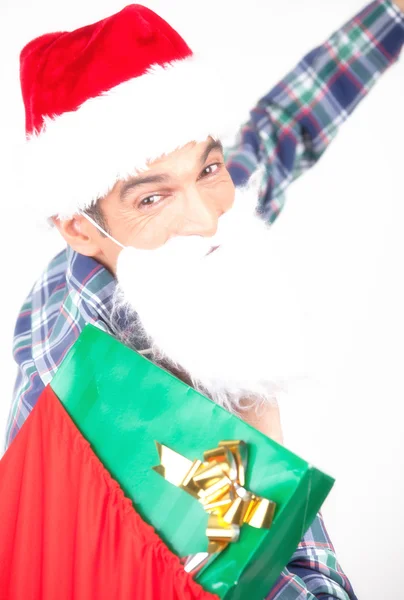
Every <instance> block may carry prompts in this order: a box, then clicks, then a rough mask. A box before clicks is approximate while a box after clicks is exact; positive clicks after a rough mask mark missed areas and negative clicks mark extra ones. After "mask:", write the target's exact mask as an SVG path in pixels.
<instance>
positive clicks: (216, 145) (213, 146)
mask: <svg viewBox="0 0 404 600" xmlns="http://www.w3.org/2000/svg"><path fill="white" fill-rule="evenodd" d="M213 150H219V152H221V153H222V154H223V146H222V143H221V142H220V141H219V140H210V141H209V144H208V145H207V146H206V148H205V150H204V151H203V153H202V154H201V157H200V161H201V165H203V164H204V163H205V161H206V159H207V158H208V156H209V154H210V153H211V152H213Z"/></svg>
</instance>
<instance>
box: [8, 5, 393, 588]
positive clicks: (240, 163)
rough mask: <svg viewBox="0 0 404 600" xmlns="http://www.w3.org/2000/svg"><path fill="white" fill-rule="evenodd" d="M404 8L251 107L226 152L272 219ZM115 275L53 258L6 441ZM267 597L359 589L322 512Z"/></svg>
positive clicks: (308, 62)
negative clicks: (256, 187)
mask: <svg viewBox="0 0 404 600" xmlns="http://www.w3.org/2000/svg"><path fill="white" fill-rule="evenodd" d="M403 43H404V15H403V14H402V13H401V12H400V10H399V9H398V8H397V7H396V6H395V5H393V4H392V3H391V2H390V1H388V0H376V1H375V2H372V3H371V4H369V5H368V6H367V7H366V8H365V9H364V10H363V11H362V12H361V13H359V14H358V15H357V16H356V17H355V18H353V19H352V20H351V21H349V22H348V23H347V24H346V25H345V26H344V27H343V28H342V29H340V30H339V31H338V32H336V33H335V34H334V35H333V36H332V37H331V38H330V39H329V40H328V41H326V42H325V43H324V44H323V45H322V46H320V47H318V48H316V49H315V50H313V51H312V52H310V53H309V54H308V55H307V56H306V57H305V58H304V59H303V60H302V61H301V62H300V63H299V64H298V65H297V67H296V68H295V69H294V70H293V71H291V72H290V73H289V74H288V75H287V76H286V77H285V78H284V79H283V80H282V81H281V82H280V83H279V84H278V85H277V86H276V87H275V88H274V89H273V90H272V91H270V92H269V93H268V94H267V95H266V96H264V97H263V98H262V99H261V100H260V101H259V102H258V103H257V105H256V106H255V107H254V108H253V110H252V111H251V115H250V120H249V121H248V122H247V123H246V124H245V125H244V126H243V127H242V129H241V130H240V132H239V135H238V139H237V142H236V144H235V145H234V146H233V147H232V148H228V149H227V150H226V162H227V166H228V169H229V171H230V174H231V176H232V178H233V181H234V183H235V184H236V185H240V184H242V183H244V182H245V181H246V180H247V179H248V177H249V176H250V175H251V173H252V172H254V171H255V169H256V168H257V166H258V165H262V166H263V167H264V170H263V172H264V174H265V177H264V178H263V182H262V198H261V210H262V214H263V216H264V218H265V219H267V220H268V221H269V222H273V221H274V220H275V218H276V217H277V215H278V214H279V212H280V211H281V209H282V207H283V205H284V202H285V196H284V192H285V190H286V188H287V186H288V185H289V184H290V183H291V182H292V181H293V180H294V179H296V178H297V177H298V176H299V175H300V174H301V173H303V172H304V171H305V170H307V169H308V168H310V167H311V166H312V165H314V164H315V163H316V162H317V160H318V159H319V158H320V157H321V155H322V154H323V152H324V151H325V150H326V148H327V147H328V145H329V143H330V142H331V140H332V139H333V138H334V137H335V135H336V133H337V131H338V129H339V127H340V125H341V124H342V123H343V122H344V121H345V119H346V118H347V117H348V116H349V114H350V113H351V112H352V111H353V109H354V108H355V107H356V106H357V105H358V104H359V102H360V100H362V98H364V97H365V96H366V94H367V93H368V91H369V90H370V89H371V87H372V86H373V84H374V83H375V82H376V80H377V79H378V78H379V76H380V75H381V74H382V73H383V72H384V71H385V70H386V69H387V68H388V67H389V66H390V65H392V64H393V63H394V62H395V60H396V59H397V57H398V55H399V53H400V50H401V47H402V45H403ZM114 289H115V280H114V278H113V277H112V275H111V274H110V273H109V272H108V271H107V270H106V269H105V268H104V267H103V266H102V265H101V264H99V263H97V262H96V261H95V260H93V259H91V258H88V257H85V256H81V255H79V254H76V253H75V252H73V251H72V250H71V249H69V248H68V249H66V250H64V251H63V252H61V253H60V254H58V255H57V256H56V257H55V258H54V259H53V260H52V261H51V263H50V264H49V266H48V268H47V269H46V271H45V272H44V274H43V275H42V277H41V278H40V279H39V280H38V281H37V283H36V284H35V285H34V287H33V289H32V291H31V293H30V294H29V296H28V298H27V300H26V301H25V303H24V305H23V307H22V309H21V312H20V314H19V317H18V320H17V324H16V330H15V340H14V357H15V360H16V362H17V364H18V367H19V370H18V377H17V381H16V386H15V393H14V399H13V403H12V407H11V411H10V416H9V420H8V427H7V438H6V442H7V445H8V444H10V443H11V441H12V440H13V438H14V437H15V435H16V434H17V432H18V430H19V429H20V427H21V425H22V424H23V422H24V421H25V419H26V418H27V417H28V415H29V413H30V411H31V410H32V408H33V406H34V405H35V403H36V401H37V399H38V396H39V394H40V393H41V392H42V390H43V389H44V387H45V386H46V385H47V384H48V383H49V382H50V381H51V379H52V377H53V375H54V374H55V372H56V371H57V369H58V367H59V365H60V364H61V362H62V360H63V358H64V356H65V355H66V353H67V352H68V350H69V348H70V347H71V346H72V344H73V343H74V342H75V341H76V339H77V337H78V336H79V334H80V332H81V330H82V329H83V327H84V326H85V324H86V323H93V324H94V325H96V326H98V327H100V328H102V329H103V330H105V331H108V332H110V333H112V334H114V333H116V332H115V331H114V326H113V325H112V323H111V319H110V315H111V302H112V296H113V293H114ZM268 598H270V599H271V600H305V599H307V600H313V599H314V598H324V600H325V599H329V598H337V599H340V600H348V599H349V598H351V599H353V598H355V595H354V593H353V590H352V587H351V585H350V583H349V582H348V580H347V579H346V577H345V575H344V574H343V572H342V570H341V567H340V566H339V564H338V562H337V560H336V557H335V553H334V549H333V546H332V544H331V542H330V540H329V537H328V535H327V533H326V530H325V528H324V524H323V522H322V519H321V517H320V516H318V517H317V518H316V520H315V521H314V523H313V525H312V527H311V528H310V529H309V531H308V532H307V533H306V535H305V537H304V538H303V540H302V542H301V544H300V545H299V547H298V549H297V551H296V553H295V554H294V556H293V557H292V559H291V562H290V563H289V564H288V566H287V568H286V569H285V570H284V572H283V573H282V575H281V577H280V579H279V581H278V583H277V584H276V585H275V587H274V588H273V589H272V591H271V593H270V595H269V596H268Z"/></svg>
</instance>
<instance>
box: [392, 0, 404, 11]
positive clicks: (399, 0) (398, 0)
mask: <svg viewBox="0 0 404 600" xmlns="http://www.w3.org/2000/svg"><path fill="white" fill-rule="evenodd" d="M394 4H395V5H396V6H398V8H399V9H400V10H401V11H402V12H403V13H404V0H394Z"/></svg>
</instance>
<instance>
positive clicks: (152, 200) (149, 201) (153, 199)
mask: <svg viewBox="0 0 404 600" xmlns="http://www.w3.org/2000/svg"><path fill="white" fill-rule="evenodd" d="M160 200H161V196H159V195H157V194H153V196H147V198H143V200H141V201H140V203H139V206H146V207H149V206H153V204H157V203H158V202H159V201H160Z"/></svg>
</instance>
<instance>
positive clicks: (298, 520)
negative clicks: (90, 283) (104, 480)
mask: <svg viewBox="0 0 404 600" xmlns="http://www.w3.org/2000/svg"><path fill="white" fill-rule="evenodd" d="M51 387H52V389H53V390H54V392H55V393H56V395H57V396H58V398H59V399H60V400H61V402H62V403H63V405H64V407H65V408H66V410H67V412H68V413H69V414H70V416H71V418H72V419H73V421H74V422H75V424H76V426H77V427H78V428H79V430H80V431H81V432H82V434H83V435H84V436H85V437H86V438H87V440H88V441H89V442H90V443H91V445H92V448H93V450H94V451H95V453H96V454H97V455H98V457H99V458H100V460H101V461H102V462H103V463H104V465H105V467H106V468H107V469H108V470H109V471H110V473H111V475H112V476H113V477H114V478H115V479H116V480H117V481H118V482H119V484H120V486H121V487H122V488H123V490H124V492H125V494H126V495H127V496H128V497H130V498H131V499H132V500H133V503H134V506H135V508H136V510H137V511H138V512H139V513H140V515H141V516H142V517H143V518H144V520H146V521H147V522H148V523H150V524H151V525H152V526H153V527H154V528H155V529H156V531H157V532H158V534H159V535H160V537H161V538H162V539H163V540H164V541H165V543H166V544H167V545H168V546H169V547H170V548H171V549H172V550H173V551H174V552H175V553H176V554H177V555H179V556H181V557H183V556H187V555H189V554H194V553H197V552H203V551H206V549H207V537H206V525H207V520H208V515H207V513H206V512H205V511H204V510H203V507H202V506H201V504H199V503H198V502H197V501H196V500H195V499H194V498H193V497H191V496H190V495H188V494H187V493H185V492H184V491H183V490H181V489H180V488H177V487H175V486H173V485H171V484H170V483H168V482H167V481H166V480H165V479H164V478H163V477H161V476H160V475H159V474H158V473H156V472H155V471H153V469H152V467H153V466H155V465H157V464H158V463H159V457H158V454H157V450H156V446H155V441H158V442H160V443H162V444H164V445H166V446H168V447H169V448H171V449H173V450H175V451H176V452H178V453H180V454H182V455H183V456H185V457H187V458H188V459H190V460H194V459H195V458H200V459H202V458H203V453H204V451H206V450H208V449H210V448H215V447H216V446H217V445H218V443H219V442H220V441H221V440H230V439H239V440H243V441H244V442H246V443H247V444H248V456H249V458H248V467H247V473H246V488H248V489H249V490H251V491H252V492H254V493H255V494H258V495H260V496H262V497H264V498H268V499H270V500H272V501H274V502H276V504H277V508H276V512H275V518H274V521H273V523H272V525H271V527H270V529H268V530H265V529H255V528H253V527H251V526H249V525H247V524H245V525H243V526H242V528H241V534H240V539H239V541H238V542H235V543H232V544H230V545H229V546H228V547H227V548H226V549H225V550H224V551H223V552H222V553H221V554H219V555H218V557H217V558H216V559H215V560H214V561H213V562H212V563H211V564H209V565H208V567H206V568H205V569H204V570H203V571H201V572H200V573H199V575H198V576H197V579H198V581H199V582H200V583H201V585H202V586H203V587H204V588H205V589H207V590H208V591H210V592H212V593H215V594H217V595H218V596H220V597H221V598H225V599H226V600H230V599H231V600H237V599H242V598H246V597H247V595H248V598H249V600H262V598H263V597H264V596H265V595H266V594H268V592H269V591H270V589H271V588H272V587H273V585H274V583H275V582H276V580H277V578H278V577H279V575H280V573H281V571H282V569H283V568H284V567H285V566H286V564H287V563H288V561H289V559H290V557H291V556H292V554H293V552H294V551H295V549H296V547H297V545H298V543H299V541H300V540H301V538H302V537H303V535H304V533H305V532H306V531H307V529H308V528H309V526H310V525H311V523H312V521H313V520H314V518H315V516H316V514H317V512H318V510H319V509H320V507H321V505H322V503H323V502H324V500H325V498H326V496H327V494H328V493H329V491H330V490H331V488H332V485H333V483H334V480H333V479H332V478H331V477H329V476H328V475H326V474H324V473H322V472H321V471H319V470H318V469H315V468H314V467H312V466H311V465H310V464H308V463H307V462H306V461H304V460H303V459H301V458H299V457H298V456H296V455H295V454H293V453H292V452H290V451H289V450H287V449H286V448H284V447H282V446H280V445H279V444H277V443H276V442H274V441H272V440H270V439H269V438H267V437H266V436H264V435H263V434H261V433H260V432H258V431H256V430H255V429H254V428H253V427H250V426H249V425H247V424H246V423H244V422H243V421H242V420H240V419H239V418H237V417H236V416H234V415H231V414H230V413H228V412H227V411H225V410H224V409H222V408H221V407H219V406H217V405H216V404H215V403H213V402H212V401H211V400H209V399H208V398H206V397H205V396H203V395H202V394H200V393H199V392H196V391H195V390H194V389H192V388H190V387H189V386H188V385H186V384H184V383H183V382H181V381H180V380H178V379H177V378H175V377H174V376H173V375H171V374H170V373H167V372H166V371H164V370H163V369H161V368H159V367H157V366H156V365H154V364H153V363H151V362H150V361H149V360H147V359H146V358H144V357H143V356H141V355H140V354H138V353H137V352H134V351H133V350H130V349H129V348H127V347H125V346H124V345H122V344H121V343H120V342H118V341H117V340H116V339H114V338H113V337H111V336H110V335H108V334H106V333H104V332H102V331H100V330H98V329H97V328H95V327H93V326H91V325H89V326H87V327H86V328H85V329H84V331H83V332H82V334H81V335H80V337H79V339H78V340H77V342H76V343H75V345H74V346H73V347H72V349H71V350H70V352H69V353H68V355H67V357H66V358H65V360H64V362H63V364H62V366H61V367H60V369H59V370H58V372H57V374H56V375H55V377H54V378H53V381H52V383H51Z"/></svg>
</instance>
